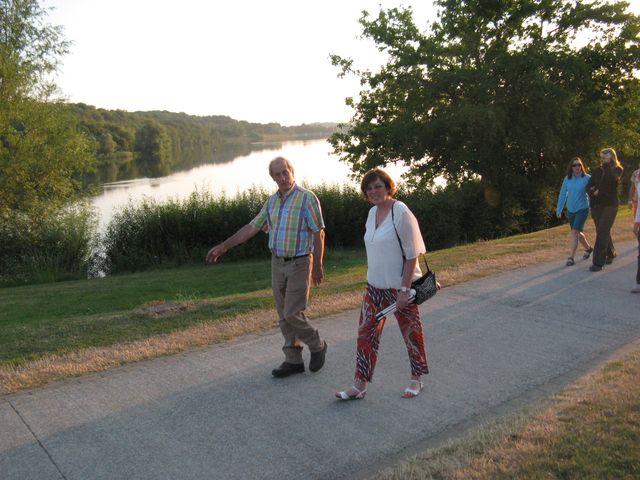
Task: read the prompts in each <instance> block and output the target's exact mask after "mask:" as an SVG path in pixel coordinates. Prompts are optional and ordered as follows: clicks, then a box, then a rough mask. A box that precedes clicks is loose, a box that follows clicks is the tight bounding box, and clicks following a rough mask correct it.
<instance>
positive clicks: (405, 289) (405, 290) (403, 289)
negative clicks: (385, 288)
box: [398, 286, 411, 292]
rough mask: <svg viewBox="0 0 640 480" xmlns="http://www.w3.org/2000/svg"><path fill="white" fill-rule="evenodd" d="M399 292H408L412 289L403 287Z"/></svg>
mask: <svg viewBox="0 0 640 480" xmlns="http://www.w3.org/2000/svg"><path fill="white" fill-rule="evenodd" d="M398 290H400V291H401V292H408V291H409V290H411V289H410V288H409V287H405V286H402V287H400V288H399V289H398Z"/></svg>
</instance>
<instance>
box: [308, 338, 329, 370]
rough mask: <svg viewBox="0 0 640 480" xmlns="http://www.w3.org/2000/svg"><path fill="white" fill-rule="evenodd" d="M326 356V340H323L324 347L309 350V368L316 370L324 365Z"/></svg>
mask: <svg viewBox="0 0 640 480" xmlns="http://www.w3.org/2000/svg"><path fill="white" fill-rule="evenodd" d="M326 356H327V342H326V341H325V342H324V348H323V349H322V350H320V351H319V352H311V360H310V361H309V370H311V371H312V372H317V371H318V370H320V369H321V368H322V366H323V365H324V359H325V357H326Z"/></svg>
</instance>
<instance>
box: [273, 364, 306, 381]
mask: <svg viewBox="0 0 640 480" xmlns="http://www.w3.org/2000/svg"><path fill="white" fill-rule="evenodd" d="M295 373H304V363H288V362H282V365H280V366H279V367H278V368H274V369H273V370H272V371H271V375H273V376H274V377H276V378H284V377H288V376H289V375H293V374H295Z"/></svg>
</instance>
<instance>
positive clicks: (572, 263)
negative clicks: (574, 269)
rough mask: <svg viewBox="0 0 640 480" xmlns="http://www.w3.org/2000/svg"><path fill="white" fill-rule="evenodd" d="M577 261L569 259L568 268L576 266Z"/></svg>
mask: <svg viewBox="0 0 640 480" xmlns="http://www.w3.org/2000/svg"><path fill="white" fill-rule="evenodd" d="M575 264H576V261H575V260H574V259H573V257H569V258H567V264H566V265H567V267H571V266H572V265H575Z"/></svg>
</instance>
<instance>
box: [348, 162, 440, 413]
mask: <svg viewBox="0 0 640 480" xmlns="http://www.w3.org/2000/svg"><path fill="white" fill-rule="evenodd" d="M360 189H361V191H362V194H363V196H364V197H365V198H366V199H367V200H369V202H371V203H372V204H373V207H372V208H371V210H369V216H368V218H367V223H366V232H365V235H364V242H365V247H366V250H367V267H368V269H367V287H366V290H365V292H364V297H363V300H362V309H361V311H360V321H359V325H358V346H357V354H356V372H355V379H354V383H353V386H352V387H350V388H348V389H347V390H344V391H341V392H336V397H337V398H339V399H341V400H355V399H361V398H364V396H365V394H366V392H367V384H368V383H369V382H371V380H372V377H373V371H374V369H375V366H376V360H377V357H378V346H379V342H380V335H381V334H382V329H383V327H384V323H385V318H382V319H381V320H376V313H378V312H379V311H380V310H382V309H384V308H386V307H387V306H389V305H390V304H392V303H393V302H396V303H397V306H398V310H397V311H396V312H395V316H396V319H397V320H398V325H399V326H400V331H401V332H402V336H403V338H404V341H405V344H406V347H407V352H408V354H409V362H410V366H411V377H410V379H409V385H408V387H407V388H406V389H405V390H404V393H403V395H402V396H403V397H405V398H411V397H415V396H416V395H418V394H419V393H420V392H421V391H422V388H423V386H424V385H423V383H422V380H421V377H422V375H425V374H427V373H429V369H428V368H427V355H426V352H425V347H424V336H423V333H422V323H421V322H420V313H419V311H418V306H417V305H416V304H415V303H410V302H409V288H410V286H411V282H412V281H413V280H415V279H417V278H420V276H421V275H422V272H421V271H420V267H419V265H418V256H419V255H420V254H421V253H424V252H425V246H424V241H423V240H422V235H421V234H420V227H419V226H418V221H417V220H416V217H415V216H414V215H413V214H412V213H411V211H410V210H409V208H408V207H407V206H406V205H405V204H404V203H402V202H399V201H396V200H395V199H394V198H393V196H394V194H395V192H396V187H395V183H394V182H393V180H392V179H391V177H389V175H388V174H387V173H386V172H385V171H384V170H380V169H374V170H369V171H368V172H367V173H366V174H365V176H364V177H363V179H362V182H361V184H360ZM400 242H402V249H401V247H400ZM403 250H404V257H406V258H404V259H403ZM439 287H440V286H439V285H438V288H439Z"/></svg>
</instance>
